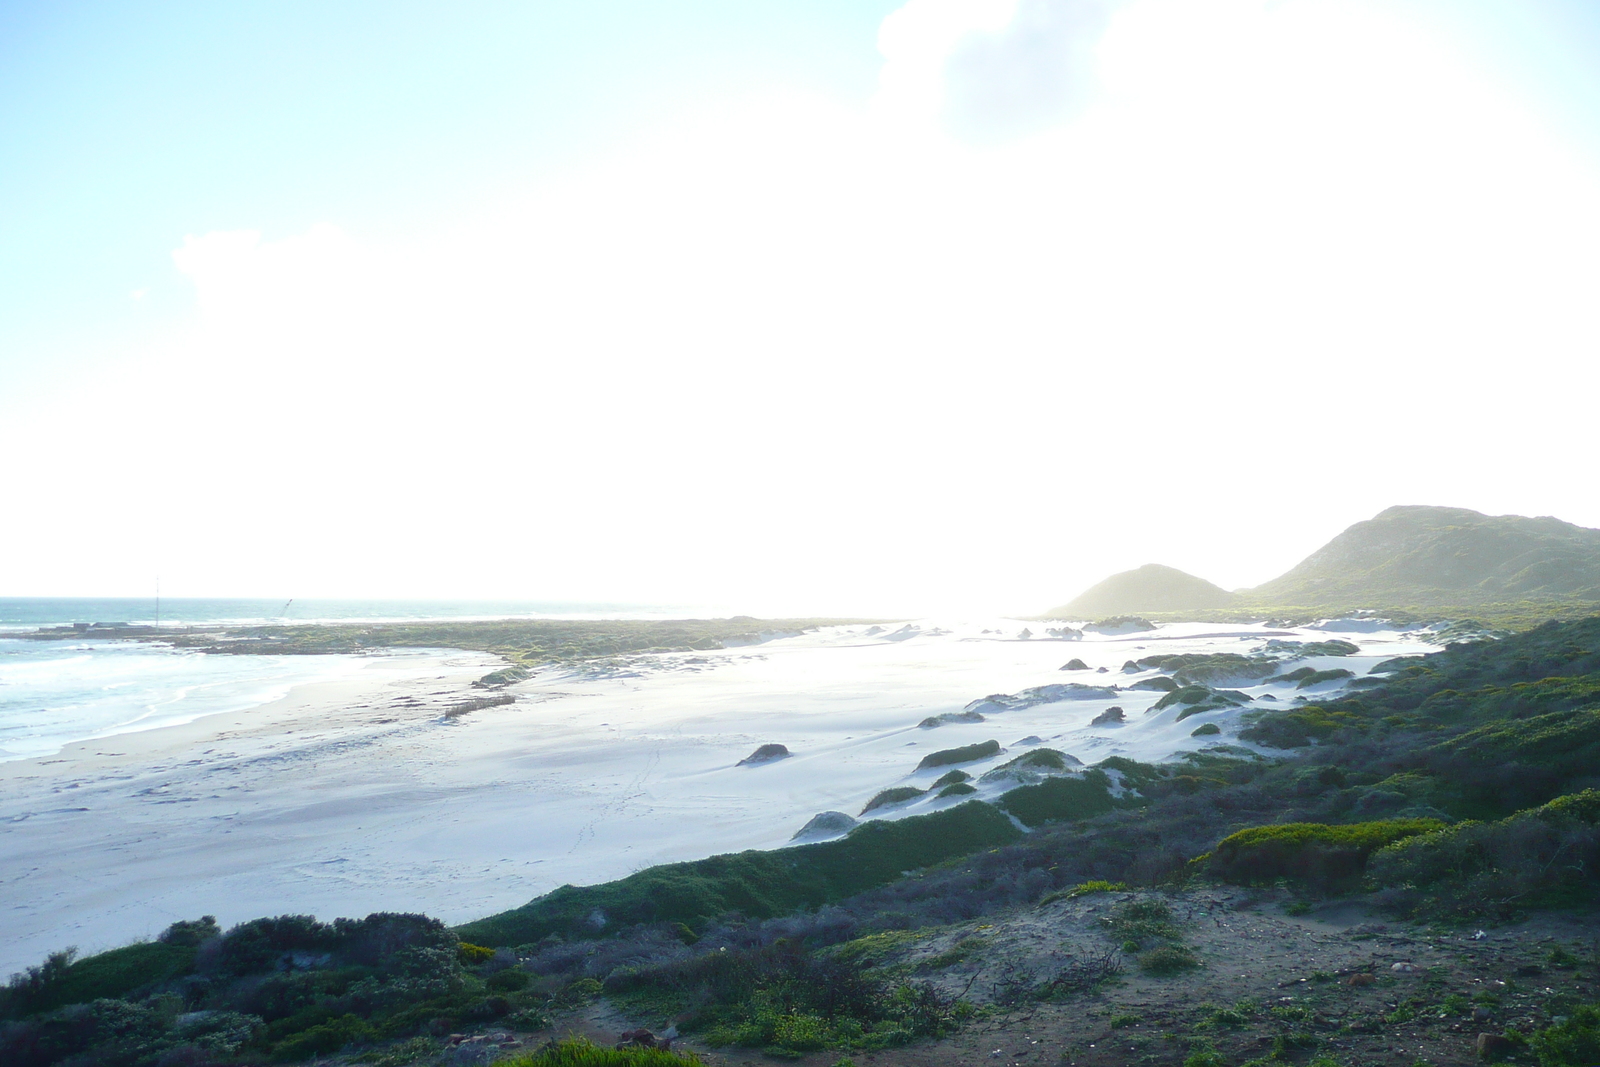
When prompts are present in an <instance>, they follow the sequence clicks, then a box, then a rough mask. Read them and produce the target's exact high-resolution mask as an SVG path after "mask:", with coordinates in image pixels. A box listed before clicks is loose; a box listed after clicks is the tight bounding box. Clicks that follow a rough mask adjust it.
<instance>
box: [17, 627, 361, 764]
mask: <svg viewBox="0 0 1600 1067" xmlns="http://www.w3.org/2000/svg"><path fill="white" fill-rule="evenodd" d="M357 659H358V658H357V657H354V656H218V655H207V654H204V653H200V652H186V651H181V650H177V649H173V648H168V647H166V646H164V645H154V644H142V643H139V642H134V641H100V640H85V641H72V642H58V641H27V640H19V639H10V640H7V639H0V761H4V760H14V759H26V758H28V757H30V756H47V755H52V754H54V753H56V752H59V751H60V750H61V748H62V746H64V745H67V744H70V743H72V742H74V741H84V740H90V739H93V738H103V737H112V736H115V735H117V734H124V733H132V732H136V731H140V730H153V729H157V728H160V727H163V726H175V725H178V724H181V723H187V722H193V721H194V720H196V719H198V718H200V717H201V716H204V715H212V714H216V713H218V712H225V711H238V710H241V709H244V708H252V707H257V706H259V705H261V704H266V703H269V702H270V701H273V700H277V699H279V698H280V697H282V696H283V695H284V694H285V693H287V692H288V691H289V690H290V689H291V688H293V687H294V686H296V685H303V684H305V683H308V682H317V681H328V680H332V679H334V678H339V677H342V676H344V675H347V674H349V673H350V672H351V671H352V670H354V669H355V668H356V667H357V665H358V664H357Z"/></svg>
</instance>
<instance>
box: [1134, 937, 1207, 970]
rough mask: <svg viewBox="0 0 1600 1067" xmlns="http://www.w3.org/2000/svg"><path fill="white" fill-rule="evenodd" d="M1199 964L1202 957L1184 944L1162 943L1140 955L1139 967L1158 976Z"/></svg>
mask: <svg viewBox="0 0 1600 1067" xmlns="http://www.w3.org/2000/svg"><path fill="white" fill-rule="evenodd" d="M1199 966H1200V958H1199V957H1198V956H1196V955H1195V954H1194V953H1193V952H1191V951H1190V950H1189V949H1187V948H1184V947H1183V946H1182V945H1162V946H1161V947H1159V948H1153V949H1151V950H1150V951H1149V952H1144V953H1140V955H1139V969H1140V970H1142V971H1144V972H1145V973H1146V974H1153V975H1155V976H1156V977H1158V978H1160V977H1166V976H1168V975H1174V974H1178V973H1180V972H1182V971H1188V970H1193V969H1194V968H1196V967H1199Z"/></svg>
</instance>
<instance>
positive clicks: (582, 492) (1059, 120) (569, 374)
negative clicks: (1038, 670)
mask: <svg viewBox="0 0 1600 1067" xmlns="http://www.w3.org/2000/svg"><path fill="white" fill-rule="evenodd" d="M1067 7H1072V11H1071V13H1070V14H1071V17H1066V16H1065V15H1063V14H1062V12H1063V11H1064V10H1065V9H1066V8H1067ZM879 47H880V50H881V52H882V54H883V56H884V61H883V66H882V70H881V74H880V80H879V89H878V91H877V93H876V94H875V96H874V97H873V98H872V100H871V101H870V103H869V104H868V105H867V106H864V107H862V106H856V105H854V104H851V103H848V102H842V101H840V100H837V99H834V98H831V97H829V96H826V95H824V94H807V93H804V92H799V91H795V92H791V93H787V94H782V95H769V96H763V97H761V98H746V99H732V100H729V101H727V102H726V104H725V105H724V106H721V107H718V108H715V109H712V110H704V109H702V110H699V111H696V112H695V113H693V114H684V115H680V116H679V117H678V118H676V119H675V120H673V121H671V122H668V123H666V124H665V125H663V126H661V127H658V128H657V129H655V130H654V131H653V132H651V133H650V134H649V135H647V136H644V137H642V138H636V139H634V140H631V141H629V142H628V143H624V144H617V145H613V146H611V147H610V148H609V149H608V150H607V151H606V152H605V153H603V154H601V155H599V156H598V157H596V158H591V159H589V160H587V161H585V162H583V163H582V164H580V165H575V166H573V167H571V168H569V169H568V170H567V171H566V172H564V173H561V174H557V175H554V176H550V177H547V178H545V179H543V180H541V181H540V182H539V184H537V185H534V186H532V187H528V188H524V189H522V190H520V191H518V192H515V193H514V194H507V195H504V196H502V197H499V198H497V199H496V200H494V201H493V202H488V203H477V204H475V205H472V206H471V207H467V208H458V209H457V210H454V211H453V212H451V213H450V216H449V221H448V222H447V223H439V224H430V225H429V226H428V227H426V228H416V229H411V230H406V229H404V228H401V229H399V230H397V231H396V232H394V233H390V234H384V235H373V234H368V233H363V232H357V231H355V230H352V229H350V228H347V227H346V226H344V225H341V221H340V219H338V218H327V219H326V220H324V221H321V222H318V223H316V224H314V225H310V226H308V227H306V228H304V229H303V230H302V231H301V232H296V233H293V234H289V235H284V236H263V234H262V233H260V232H256V231H251V230H243V229H241V230H233V231H227V232H205V233H194V234H190V235H187V236H183V237H182V241H181V244H180V245H179V247H177V248H176V249H175V250H174V251H173V253H172V261H173V263H174V264H175V266H176V269H177V271H178V272H180V273H181V275H182V276H183V278H185V279H186V280H187V282H188V283H190V284H191V285H192V287H193V292H194V294H195V298H196V302H195V308H194V312H193V315H192V317H191V318H189V319H188V320H186V321H183V322H181V323H180V324H179V325H178V327H177V328H175V329H173V330H171V331H169V332H167V333H164V334H161V335H158V336H156V337H154V338H147V339H145V340H143V341H141V342H140V343H139V344H138V345H137V346H133V345H130V346H129V347H128V348H127V350H125V351H122V352H120V353H119V354H118V356H117V358H116V359H114V360H110V361H108V362H107V363H106V364H105V365H104V369H103V370H102V372H101V373H100V375H99V377H98V378H97V380H96V381H95V382H94V383H93V385H92V387H88V388H84V389H81V390H76V391H74V392H73V393H72V395H71V396H70V397H67V398H65V399H62V398H57V399H54V400H46V399H42V398H40V399H37V400H35V401H32V402H30V403H29V404H28V406H27V407H26V408H25V409H22V410H17V409H15V408H13V410H12V412H11V415H10V416H9V417H8V419H7V422H6V426H5V429H4V431H3V433H4V440H5V442H6V445H7V447H8V450H9V451H10V452H11V453H12V454H13V455H18V454H26V453H27V451H28V450H29V449H30V447H31V446H32V445H33V444H34V443H37V442H40V441H46V440H47V441H50V442H51V444H50V447H49V455H50V461H49V462H48V463H43V464H30V465H28V466H27V469H23V470H18V471H14V472H13V473H12V474H11V475H10V476H9V477H8V481H9V482H10V486H9V492H10V495H11V497H12V499H13V500H16V501H21V502H24V504H25V507H26V509H27V511H28V512H29V513H32V514H36V515H47V516H49V522H48V523H44V524H40V523H23V524H8V525H7V528H6V530H5V532H4V534H3V535H0V537H3V539H4V540H3V544H4V547H5V556H6V557H7V558H10V559H26V560H29V561H30V563H29V567H30V569H31V570H32V571H33V575H32V580H30V581H22V582H20V583H19V584H21V585H26V586H32V587H33V589H32V590H31V591H37V592H41V593H42V592H50V593H58V594H59V593H87V592H101V591H104V590H107V589H119V590H121V591H124V592H137V593H142V592H144V591H145V589H146V586H147V585H148V583H149V578H148V576H149V575H152V574H155V573H164V574H166V575H167V576H168V577H167V579H166V581H167V583H168V587H169V589H171V590H172V591H173V593H175V594H182V593H184V592H189V593H194V594H222V593H238V594H277V593H281V595H285V596H287V595H301V596H311V595H396V596H402V595H404V596H416V595H435V596H529V597H540V598H548V599H558V598H563V597H578V598H594V599H604V598H607V597H611V598H619V599H626V600H629V601H633V602H639V601H659V602H669V603H693V604H705V605H717V606H725V607H726V608H728V609H729V610H742V611H749V612H753V613H763V612H772V613H775V612H788V611H863V612H866V611H890V610H899V611H919V610H930V609H936V608H950V607H954V608H966V607H985V608H995V609H1006V610H1037V609H1040V608H1043V607H1045V606H1047V605H1049V604H1051V603H1056V602H1059V601H1060V600H1062V599H1063V598H1064V597H1065V596H1066V595H1069V594H1071V593H1072V592H1074V591H1075V590H1077V589H1079V588H1082V587H1083V586H1085V585H1087V584H1089V583H1090V582H1092V581H1094V580H1096V579H1097V578H1098V577H1100V576H1103V575H1104V574H1106V573H1109V572H1111V571H1113V570H1118V569H1121V568H1122V567H1127V566H1135V565H1138V564H1140V563H1144V562H1149V561H1151V560H1159V561H1162V562H1167V563H1172V564H1175V565H1177V566H1180V567H1183V568H1184V569H1186V570H1191V571H1194V572H1197V573H1200V574H1202V575H1204V576H1206V577H1208V578H1211V579H1212V580H1214V581H1217V582H1219V583H1221V584H1224V585H1228V586H1235V585H1245V584H1252V583H1255V582H1258V581H1261V580H1264V579H1266V578H1268V577H1271V576H1272V575H1274V574H1276V573H1278V572H1279V571H1281V570H1283V569H1284V568H1285V566H1286V565H1287V564H1289V563H1291V562H1293V561H1294V560H1296V559H1298V558H1300V557H1301V556H1303V555H1304V554H1305V552H1306V551H1307V550H1308V549H1309V548H1310V547H1312V546H1314V545H1315V544H1317V543H1319V542H1320V541H1321V540H1323V539H1325V538H1326V536H1328V535H1330V534H1331V533H1332V532H1335V531H1336V530H1338V529H1339V528H1342V527H1343V526H1345V525H1347V524H1348V523H1350V522H1353V521H1355V520H1356V519H1359V518H1363V517H1366V516H1367V515H1370V514H1372V513H1374V512H1376V511H1377V510H1379V509H1381V508H1383V507H1386V506H1388V505H1390V504H1396V503H1440V504H1453V505H1460V506H1467V507H1476V508H1480V509H1482V510H1488V511H1510V510H1517V511H1523V512H1525V513H1545V512H1551V511H1554V512H1556V513H1557V514H1560V515H1561V517H1563V518H1566V519H1569V520H1572V521H1577V522H1580V523H1586V524H1590V525H1596V524H1600V503H1597V502H1596V501H1595V500H1594V499H1593V498H1592V497H1590V496H1588V495H1587V494H1586V492H1584V491H1583V490H1581V489H1580V488H1578V487H1584V486H1587V483H1588V481H1589V479H1588V477H1587V467H1588V462H1587V461H1588V459H1589V457H1590V455H1591V454H1592V448H1590V447H1587V444H1588V443H1587V433H1588V428H1587V420H1586V419H1585V418H1583V407H1584V406H1585V405H1587V403H1588V399H1589V398H1588V396H1587V393H1588V390H1587V389H1583V388H1564V387H1560V386H1558V385H1556V383H1561V382H1572V381H1573V377H1572V375H1573V374H1574V373H1575V372H1576V373H1580V374H1582V375H1589V374H1591V373H1592V369H1591V368H1592V354H1593V352H1594V351H1595V347H1596V341H1597V339H1600V338H1597V333H1600V322H1597V320H1596V318H1595V316H1594V315H1593V312H1592V308H1591V303H1592V300H1591V299H1588V298H1587V296H1588V294H1591V293H1593V292H1594V291H1595V290H1596V282H1597V280H1600V279H1597V277H1596V263H1595V257H1594V255H1593V249H1594V248H1596V247H1600V218H1597V205H1600V196H1597V195H1596V194H1597V192H1600V188H1597V183H1596V173H1595V170H1594V167H1593V163H1592V161H1591V160H1588V159H1586V158H1584V157H1583V156H1582V155H1581V154H1580V153H1579V152H1578V151H1576V150H1575V149H1574V148H1572V147H1571V146H1570V145H1569V144H1568V143H1567V142H1566V141H1565V140H1564V139H1563V137H1562V135H1561V134H1560V132H1559V131H1558V130H1556V129H1554V128H1553V127H1552V126H1551V125H1550V123H1549V122H1548V121H1547V120H1546V119H1545V118H1544V117H1543V116H1542V115H1541V114H1540V113H1538V111H1537V110H1536V109H1535V108H1534V107H1533V106H1532V105H1531V104H1530V103H1529V102H1528V101H1527V100H1526V99H1524V98H1523V97H1522V96H1520V95H1519V94H1518V93H1517V92H1516V91H1515V90H1514V88H1512V87H1511V86H1509V85H1507V84H1505V83H1504V82H1503V81H1501V80H1498V79H1497V78H1496V77H1495V76H1494V75H1493V74H1492V73H1490V72H1488V70H1487V69H1486V68H1485V66H1484V65H1483V64H1482V63H1479V62H1476V61H1475V60H1474V58H1473V57H1472V56H1471V55H1469V54H1468V53H1467V52H1465V51H1463V50H1462V49H1461V48H1459V47H1457V46H1455V45H1452V44H1451V42H1450V39H1449V38H1447V36H1446V35H1444V34H1441V33H1439V32H1437V30H1436V28H1435V27H1433V26H1431V25H1430V24H1429V23H1428V22H1426V21H1424V20H1422V19H1421V18H1420V17H1409V16H1408V15H1407V14H1406V11H1405V9H1404V7H1403V5H1395V4H1389V3H1376V2H1374V3H1355V2H1350V0H1341V2H1338V3H1332V2H1325V0H1285V2H1271V3H1269V2H1265V0H1205V2H1197V0H1129V2H1126V3H1106V4H1093V3H1086V4H1080V5H1076V6H1072V5H1061V4H1050V3H1045V2H1043V0H1016V2H1012V3H1007V2H1002V0H912V2H910V3H908V4H906V5H905V6H904V7H903V8H901V9H900V10H898V11H896V12H894V13H893V14H892V15H890V16H889V18H887V19H886V20H885V21H884V23H883V25H882V28H881V31H880V37H879ZM994 131H1000V132H1001V134H1002V135H1000V136H995V135H994ZM177 236H179V235H174V240H175V242H176V238H177ZM1583 380H1587V379H1586V378H1585V379H1583ZM152 438H154V439H153V440H152ZM107 442H118V443H119V447H116V448H113V449H109V450H108V448H107ZM137 443H151V444H155V445H158V446H159V447H160V449H161V451H160V453H159V456H160V458H159V459H157V458H156V457H155V456H154V455H141V448H139V447H133V446H134V445H135V444H137ZM107 515H115V516H117V518H116V520H115V521H114V522H113V523H111V524H110V525H111V526H113V527H114V529H115V534H116V536H115V537H114V538H108V537H107V525H108V523H107V520H106V518H105V516H107ZM18 591H19V592H22V591H30V590H23V589H19V590H18Z"/></svg>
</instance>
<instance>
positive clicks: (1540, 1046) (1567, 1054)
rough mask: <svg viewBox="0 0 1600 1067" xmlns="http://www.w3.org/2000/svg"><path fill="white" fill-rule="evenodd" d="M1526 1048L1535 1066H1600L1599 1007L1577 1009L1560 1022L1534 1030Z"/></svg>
mask: <svg viewBox="0 0 1600 1067" xmlns="http://www.w3.org/2000/svg"><path fill="white" fill-rule="evenodd" d="M1528 1045H1529V1046H1530V1047H1531V1048H1532V1049H1533V1052H1534V1055H1536V1056H1538V1057H1539V1067H1590V1065H1592V1064H1595V1063H1600V1006H1596V1005H1593V1004H1590V1005H1585V1006H1584V1007H1581V1008H1578V1009H1577V1010H1575V1011H1574V1012H1573V1013H1572V1014H1571V1015H1569V1016H1568V1017H1567V1021H1566V1022H1564V1023H1558V1024H1556V1025H1555V1026H1550V1027H1546V1028H1545V1029H1543V1030H1539V1031H1536V1032H1535V1033H1534V1034H1533V1035H1532V1036H1531V1037H1529V1038H1528Z"/></svg>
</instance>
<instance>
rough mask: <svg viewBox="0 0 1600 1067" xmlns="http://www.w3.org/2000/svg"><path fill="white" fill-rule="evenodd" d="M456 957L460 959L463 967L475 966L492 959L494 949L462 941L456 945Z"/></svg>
mask: <svg viewBox="0 0 1600 1067" xmlns="http://www.w3.org/2000/svg"><path fill="white" fill-rule="evenodd" d="M456 957H457V958H458V959H460V961H461V965H462V966H463V967H476V966H477V965H478V964H480V963H487V962H488V961H490V960H492V959H494V949H492V948H484V947H483V946H482V945H470V944H468V943H467V942H465V941H462V942H460V943H459V944H458V945H457V946H456Z"/></svg>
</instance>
